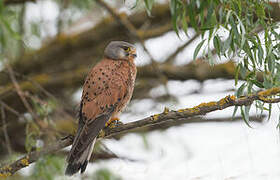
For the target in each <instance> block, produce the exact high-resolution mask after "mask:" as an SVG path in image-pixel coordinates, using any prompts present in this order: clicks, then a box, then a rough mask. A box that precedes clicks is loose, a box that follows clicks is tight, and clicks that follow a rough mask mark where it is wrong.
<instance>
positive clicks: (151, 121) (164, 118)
mask: <svg viewBox="0 0 280 180" xmlns="http://www.w3.org/2000/svg"><path fill="white" fill-rule="evenodd" d="M279 93H280V87H275V88H271V89H268V90H264V91H260V92H258V93H256V94H252V95H248V96H244V97H241V98H236V97H235V96H233V95H232V96H226V97H225V98H222V99H220V100H219V101H212V102H208V103H201V104H199V105H198V106H195V107H193V108H186V109H179V110H177V111H173V110H172V111H170V110H168V109H167V108H166V109H165V110H164V112H162V113H161V114H155V115H153V116H150V117H147V118H144V119H141V120H138V121H134V122H130V123H126V124H123V125H120V126H117V127H115V128H112V129H105V130H103V131H101V133H100V134H99V137H98V139H101V138H111V137H114V136H116V135H120V134H123V133H127V132H129V131H131V130H134V129H138V128H141V127H147V126H151V125H155V124H160V123H163V122H169V121H182V120H186V119H188V118H190V117H194V116H199V115H205V114H207V113H209V112H213V111H217V110H223V109H226V108H228V107H231V106H247V105H251V104H252V103H253V102H254V101H256V100H260V101H264V102H270V103H278V102H280V99H279V98H278V99H272V98H268V96H273V95H277V94H279ZM268 99H269V101H268ZM72 141H73V138H72V137H71V138H70V136H69V137H66V138H64V139H62V140H60V141H58V142H57V143H55V144H53V145H50V146H48V147H45V148H43V149H42V150H41V151H33V152H31V153H29V154H28V155H25V156H24V157H22V158H20V159H19V160H17V161H15V162H13V163H11V164H10V165H6V166H4V167H1V168H0V177H7V176H11V175H12V174H14V173H15V172H16V171H18V170H20V169H22V168H24V167H26V166H28V165H29V164H31V163H33V162H35V161H36V160H38V158H40V157H42V156H44V155H46V154H50V153H54V152H56V151H58V150H61V149H62V148H65V147H67V146H69V145H71V143H72Z"/></svg>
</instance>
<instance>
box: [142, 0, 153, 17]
mask: <svg viewBox="0 0 280 180" xmlns="http://www.w3.org/2000/svg"><path fill="white" fill-rule="evenodd" d="M144 2H145V6H146V10H147V12H148V15H149V16H151V13H152V8H153V4H154V0H144Z"/></svg>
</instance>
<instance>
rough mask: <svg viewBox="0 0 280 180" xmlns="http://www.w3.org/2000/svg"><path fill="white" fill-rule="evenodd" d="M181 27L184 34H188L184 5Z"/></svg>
mask: <svg viewBox="0 0 280 180" xmlns="http://www.w3.org/2000/svg"><path fill="white" fill-rule="evenodd" d="M182 27H183V30H184V32H185V34H186V35H187V36H188V23H187V19H186V8H185V7H184V11H183V17H182Z"/></svg>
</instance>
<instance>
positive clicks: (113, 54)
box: [104, 41, 137, 61]
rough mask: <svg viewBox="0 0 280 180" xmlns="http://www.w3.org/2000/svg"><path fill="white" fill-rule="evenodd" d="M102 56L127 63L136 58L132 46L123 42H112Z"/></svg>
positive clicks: (134, 49)
mask: <svg viewBox="0 0 280 180" xmlns="http://www.w3.org/2000/svg"><path fill="white" fill-rule="evenodd" d="M104 56H105V57H106V58H109V59H114V60H127V61H129V60H131V59H134V58H136V57H137V54H136V48H135V46H134V45H133V44H130V43H127V42H124V41H112V42H110V43H109V44H108V45H107V47H106V48H105V51H104Z"/></svg>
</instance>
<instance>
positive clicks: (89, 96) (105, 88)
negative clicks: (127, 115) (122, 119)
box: [65, 41, 137, 175]
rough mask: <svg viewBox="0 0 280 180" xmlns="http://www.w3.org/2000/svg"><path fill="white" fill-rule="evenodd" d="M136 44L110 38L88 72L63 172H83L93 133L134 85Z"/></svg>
mask: <svg viewBox="0 0 280 180" xmlns="http://www.w3.org/2000/svg"><path fill="white" fill-rule="evenodd" d="M135 57H136V48H135V46H134V45H132V44H130V43H127V42H123V41H112V42H111V43H109V45H107V47H106V48H105V51H104V58H103V59H102V60H101V61H100V62H99V63H98V64H96V65H95V66H94V67H93V68H92V70H91V71H90V72H89V73H88V75H87V77H86V80H85V83H84V86H83V94H82V98H81V104H80V110H79V126H78V130H77V134H76V136H75V139H74V143H73V145H72V148H71V151H70V153H69V155H68V157H67V162H68V166H67V168H66V171H65V174H67V175H73V174H75V173H77V172H78V171H81V173H83V172H84V171H85V169H86V167H87V164H88V160H89V158H90V156H91V153H92V150H93V147H94V143H95V140H96V137H97V136H98V134H99V132H100V130H101V129H103V128H104V127H105V124H106V123H107V122H109V121H112V120H114V119H118V117H119V115H120V113H121V112H122V111H123V109H124V108H125V107H126V105H127V104H128V103H129V101H130V99H131V96H132V92H133V89H134V82H135V78H136V72H137V70H136V66H135V64H134V59H135Z"/></svg>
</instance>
